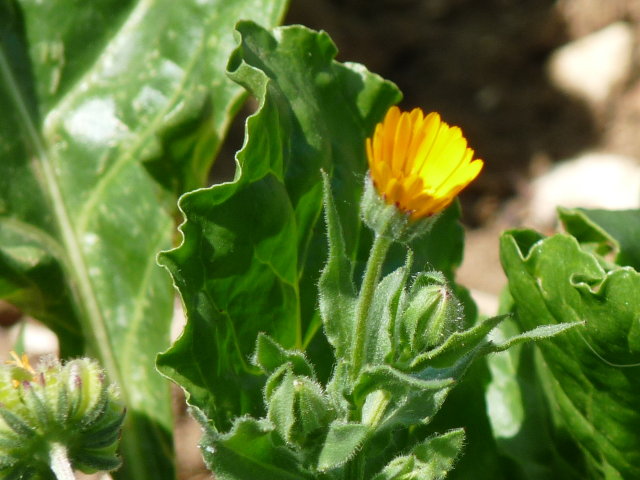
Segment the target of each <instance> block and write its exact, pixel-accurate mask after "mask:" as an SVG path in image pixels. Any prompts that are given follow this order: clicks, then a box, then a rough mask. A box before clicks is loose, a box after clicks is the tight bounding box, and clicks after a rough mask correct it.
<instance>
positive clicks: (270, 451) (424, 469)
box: [159, 23, 575, 480]
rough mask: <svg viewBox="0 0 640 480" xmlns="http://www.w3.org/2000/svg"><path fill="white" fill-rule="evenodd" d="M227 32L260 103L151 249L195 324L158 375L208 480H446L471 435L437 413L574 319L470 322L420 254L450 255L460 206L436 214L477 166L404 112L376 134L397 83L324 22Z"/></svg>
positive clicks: (430, 120) (452, 139)
mask: <svg viewBox="0 0 640 480" xmlns="http://www.w3.org/2000/svg"><path fill="white" fill-rule="evenodd" d="M238 30H239V32H240V33H241V35H242V41H241V45H240V47H239V48H238V50H236V52H235V53H234V56H233V57H232V59H231V62H230V64H229V69H230V72H231V73H230V74H231V75H232V77H233V78H236V79H237V80H238V81H240V82H242V83H243V84H245V85H246V86H247V87H248V88H250V89H251V90H252V91H253V92H254V93H255V94H256V95H257V96H258V97H259V99H260V102H261V107H260V110H259V112H258V113H257V114H256V115H255V116H253V117H252V118H250V119H249V121H248V123H247V128H248V132H247V140H246V143H245V146H244V148H243V150H242V151H241V152H240V154H239V156H238V171H237V174H236V178H235V180H234V182H232V183H228V184H224V185H218V186H214V187H212V188H210V189H206V190H201V191H198V192H194V193H191V194H188V195H186V196H184V197H183V198H182V200H181V203H180V207H181V209H182V211H183V212H184V213H185V215H186V218H187V221H186V222H185V223H184V224H183V225H182V227H181V228H182V232H183V235H184V240H183V244H182V245H181V246H180V247H179V248H177V249H176V250H173V251H170V252H167V253H165V254H163V255H162V256H161V257H160V261H161V263H163V264H164V265H166V266H167V267H168V268H169V270H170V271H171V273H172V275H173V276H174V280H175V281H176V284H177V285H178V287H179V289H180V292H181V294H182V298H183V301H184V302H185V307H186V310H187V314H188V318H189V322H188V324H187V327H186V329H185V332H184V333H183V335H182V337H181V338H180V339H179V340H178V341H177V342H176V344H175V345H174V346H173V347H172V349H171V350H169V351H168V352H167V353H165V354H163V355H162V356H161V357H160V358H159V366H160V369H161V371H163V372H165V373H166V374H167V375H169V376H170V377H171V378H173V379H174V380H176V381H177V382H178V383H180V384H181V385H182V386H183V387H184V388H185V390H186V391H187V392H188V393H189V394H190V397H189V402H190V404H191V405H192V412H193V413H194V415H195V416H196V418H197V419H198V420H199V421H200V422H201V424H202V425H203V427H204V428H205V436H204V439H203V441H202V444H201V447H202V451H203V454H204V458H205V460H206V462H207V464H208V466H209V467H210V468H211V470H212V471H213V472H214V473H215V474H216V476H217V478H224V479H238V480H239V479H248V478H261V479H285V478H291V479H294V478H295V479H305V478H308V479H312V478H318V479H321V478H322V479H324V478H326V479H329V478H331V479H349V480H358V479H371V478H375V479H377V480H383V479H402V478H421V479H431V478H442V477H443V476H444V475H445V474H446V473H447V472H448V471H449V470H450V469H451V468H452V466H453V463H454V461H455V459H456V457H457V456H458V454H459V452H460V450H461V448H462V446H463V442H464V433H463V430H462V429H460V428H458V429H453V430H450V431H448V432H444V433H440V434H437V433H433V432H429V429H428V424H429V422H430V420H431V419H432V418H433V417H434V415H435V414H436V413H437V411H438V410H439V409H440V407H441V405H442V403H443V402H444V400H445V398H446V396H447V394H448V393H449V391H450V390H451V389H452V388H453V387H454V385H456V384H457V383H458V382H460V380H461V378H462V377H463V375H464V373H465V371H466V370H467V368H468V367H469V365H470V364H471V363H472V362H473V361H474V360H475V359H477V358H479V357H482V356H483V355H486V354H488V353H492V352H497V351H501V350H504V349H506V348H508V347H509V346H511V345H515V344H517V343H520V342H524V341H527V340H531V339H537V338H542V337H545V336H550V335H553V334H556V333H559V332H561V331H562V330H564V329H566V328H568V327H569V326H573V325H575V324H562V325H554V326H544V327H540V328H534V329H531V330H529V331H527V332H525V333H523V334H521V335H516V336H513V337H512V338H509V339H508V340H506V341H504V342H494V341H491V340H489V339H488V334H489V332H491V331H492V330H493V329H494V328H495V327H496V325H498V324H499V323H500V322H501V320H502V319H503V317H496V318H491V319H487V320H485V321H482V322H479V323H474V319H473V318H472V316H471V315H469V314H468V313H466V312H465V307H464V305H463V302H462V301H461V300H460V299H459V298H458V295H457V293H456V290H455V287H454V286H453V285H452V283H451V282H450V281H449V280H447V278H446V275H445V274H443V273H441V272H438V271H433V270H429V271H426V272H425V271H421V270H422V269H421V268H415V267H414V265H415V264H416V262H419V263H418V265H419V266H422V265H424V264H425V263H426V262H429V263H431V264H434V263H436V262H437V261H438V260H437V259H438V257H439V258H440V259H442V258H443V256H444V255H446V254H447V253H448V252H447V250H446V249H443V250H442V251H438V247H435V246H434V245H433V244H432V245H429V238H430V237H431V236H432V235H433V236H436V239H437V241H442V240H443V239H442V238H438V237H439V236H440V235H442V233H443V231H446V230H445V229H451V228H452V227H453V228H454V231H455V228H456V227H455V223H454V221H455V217H454V216H452V214H453V215H455V212H456V209H457V206H454V207H453V209H452V210H450V211H449V213H448V214H443V215H442V216H440V214H441V213H442V211H443V210H444V209H445V208H446V207H448V206H449V205H450V204H451V203H452V202H453V200H454V198H455V196H456V195H457V193H458V192H459V191H460V190H461V189H462V188H464V186H466V185H467V184H468V183H469V182H471V181H472V180H473V179H474V178H475V177H476V176H477V175H478V173H479V172H480V170H481V168H482V161H481V160H477V159H474V152H473V150H471V149H470V148H468V147H467V142H466V140H465V139H464V137H463V136H462V133H461V131H460V129H459V128H457V127H450V126H449V125H447V124H446V123H444V122H442V121H441V119H440V117H439V116H438V115H437V114H429V115H427V116H426V117H425V116H424V114H423V113H422V111H421V110H419V109H416V110H413V111H412V112H410V113H401V112H400V110H399V109H398V108H396V107H391V108H390V109H388V112H387V113H386V115H385V116H384V120H383V121H382V122H381V123H379V124H378V125H377V126H375V128H374V123H375V122H376V121H377V120H378V119H379V118H381V117H382V116H383V115H382V114H383V112H384V110H386V109H387V108H388V106H389V103H390V102H392V101H394V100H395V99H397V93H396V92H395V89H394V88H393V86H392V85H390V84H388V83H387V82H384V81H382V80H381V79H379V78H378V77H376V76H374V75H372V74H370V73H368V72H366V71H365V70H364V69H363V68H362V67H361V66H359V65H341V64H339V63H336V62H335V61H334V60H333V55H334V54H335V49H334V47H333V45H332V44H331V42H330V40H329V39H328V37H327V36H326V35H324V34H318V33H315V32H312V31H309V30H307V29H304V28H301V27H287V28H282V29H279V30H277V31H276V33H275V35H274V36H272V34H271V33H269V32H267V31H266V30H264V29H262V28H260V27H258V26H257V25H255V24H251V23H241V24H240V25H239V26H238ZM298 45H304V54H302V55H301V54H300V53H299V52H300V50H299V49H298V47H297V46H298ZM285 78H286V80H282V79H285ZM299 98H305V99H307V100H306V101H307V102H310V103H309V104H307V103H301V102H299ZM372 131H373V135H372V136H371V137H370V138H368V139H367V140H366V141H365V136H369V135H371V132H372ZM317 132H320V133H321V134H318V133H317ZM265 135H266V136H267V139H265ZM365 146H366V148H365ZM365 150H366V152H367V153H368V160H369V167H370V168H369V172H368V173H365V168H364V167H365V161H364V156H365ZM265 154H267V156H266V157H265ZM321 169H323V170H324V171H325V173H324V175H323V176H322V177H321V175H320V171H321ZM321 186H322V188H321ZM358 204H359V205H360V207H359V208H358V207H357V205H358ZM322 209H323V210H324V217H325V224H326V239H325V238H324V237H325V233H324V229H322V228H321V227H322V223H321V220H320V218H321V217H320V212H321V210H322ZM441 221H442V222H443V223H440V222H441ZM249 228H250V230H249ZM327 240H328V248H327V249H326V256H327V258H326V261H325V266H324V268H323V269H322V273H321V274H320V275H319V277H317V273H316V272H317V270H316V269H315V267H313V266H314V265H317V262H318V258H319V257H320V258H323V257H324V256H325V250H324V248H322V245H324V244H325V242H327ZM319 242H321V243H319ZM425 245H429V246H430V247H431V251H430V252H429V254H425V252H424V250H422V249H421V248H420V247H421V246H422V248H424V246H425ZM367 250H368V252H367ZM414 250H415V251H414ZM454 255H455V254H454ZM247 257H248V258H247ZM249 259H251V260H250V261H249ZM388 260H391V262H397V261H398V260H401V264H400V265H398V266H395V267H391V268H389V263H391V262H388ZM447 260H449V259H447ZM447 260H445V262H447ZM203 265H204V266H205V271H209V272H212V273H211V274H209V275H202V273H201V272H203V270H202V266H203ZM445 265H446V267H447V271H448V272H449V273H450V272H451V268H452V266H453V265H452V264H451V263H445ZM217 271H218V272H219V271H224V272H225V273H224V275H219V274H216V273H214V272H217ZM356 272H357V273H356ZM360 279H361V280H360ZM310 292H311V293H312V294H313V295H310ZM316 305H317V306H318V310H316ZM222 325H226V327H225V328H222ZM321 330H322V332H323V333H324V334H325V336H326V340H323V339H322V338H320V339H318V338H317V337H318V336H320V337H322V336H321V335H317V333H318V332H320V331H321ZM205 338H206V339H208V341H204V339H205ZM211 339H214V342H211ZM316 342H317V343H316ZM327 342H328V343H327ZM253 345H255V348H253V349H252V348H251V346H253ZM252 350H253V351H252ZM205 352H206V353H205ZM203 355H207V356H208V357H209V358H211V368H208V369H203V367H202V365H203V364H202V356H203ZM189 358H192V360H193V363H191V362H189ZM249 359H250V360H249Z"/></svg>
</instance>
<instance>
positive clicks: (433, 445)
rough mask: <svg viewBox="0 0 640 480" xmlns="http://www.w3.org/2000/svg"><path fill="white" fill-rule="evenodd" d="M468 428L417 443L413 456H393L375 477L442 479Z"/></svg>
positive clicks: (385, 479) (380, 478)
mask: <svg viewBox="0 0 640 480" xmlns="http://www.w3.org/2000/svg"><path fill="white" fill-rule="evenodd" d="M464 438H465V434H464V430H463V429H461V428H460V429H456V430H451V431H450V432H447V433H444V434H442V435H434V436H432V437H429V438H428V439H426V440H425V441H424V442H422V443H420V444H419V445H417V446H415V447H414V448H413V449H412V451H411V453H410V454H409V455H404V456H401V457H398V458H395V459H393V460H392V461H391V462H389V464H388V465H387V466H386V467H385V468H384V469H383V470H382V472H380V473H379V474H377V475H376V476H375V477H374V478H373V480H411V479H420V480H440V479H442V478H444V477H445V476H446V475H447V473H448V472H449V471H451V470H452V469H453V465H454V463H455V461H456V459H457V458H458V456H459V455H460V453H461V452H462V449H463V447H464Z"/></svg>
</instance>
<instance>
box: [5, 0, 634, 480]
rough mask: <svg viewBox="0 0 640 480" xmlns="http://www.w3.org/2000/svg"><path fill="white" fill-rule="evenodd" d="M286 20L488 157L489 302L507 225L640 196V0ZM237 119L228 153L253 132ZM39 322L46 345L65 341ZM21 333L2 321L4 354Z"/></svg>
mask: <svg viewBox="0 0 640 480" xmlns="http://www.w3.org/2000/svg"><path fill="white" fill-rule="evenodd" d="M286 23H301V24H304V25H307V26H309V27H312V28H315V29H323V30H326V31H327V32H328V33H329V34H330V35H331V37H332V38H333V39H334V41H335V43H336V44H337V45H338V47H339V49H340V53H339V57H338V59H339V60H343V61H345V60H349V61H357V62H360V63H364V64H365V65H367V67H368V68H369V69H370V70H372V71H375V72H377V73H379V74H381V75H382V76H384V77H385V78H388V79H390V80H393V81H394V82H395V83H397V85H398V86H399V87H400V89H401V90H402V91H403V92H404V100H403V102H402V106H403V107H405V108H413V107H415V106H420V107H422V108H423V109H424V110H436V111H439V112H440V113H441V114H442V116H443V117H444V119H445V120H446V121H447V122H449V123H452V124H456V125H459V126H461V127H462V129H463V131H464V132H465V135H466V137H467V138H468V140H469V142H470V144H471V145H472V146H474V147H475V149H476V151H477V154H478V156H479V157H481V158H483V159H484V160H485V170H484V172H483V173H482V174H481V176H480V177H479V179H478V180H477V181H476V182H475V183H474V184H473V185H472V186H471V187H470V188H469V190H468V191H466V192H465V193H464V194H463V196H462V202H463V208H464V212H465V213H464V221H465V224H466V226H467V227H468V236H467V250H466V257H465V262H464V264H463V265H462V267H461V269H460V272H459V281H460V283H463V284H464V285H467V286H468V287H470V288H471V289H472V290H473V292H474V294H475V296H476V299H477V300H478V302H479V303H480V306H481V309H483V310H484V311H485V312H487V313H492V312H493V311H494V308H495V302H496V300H495V298H496V294H497V293H498V292H499V291H500V289H501V288H502V287H503V285H504V277H503V275H502V273H501V269H500V266H499V261H498V249H497V244H498V236H499V233H500V232H501V231H502V230H504V229H505V228H511V227H516V226H534V227H536V228H538V229H541V230H543V231H552V230H553V228H554V227H555V224H554V209H555V207H556V206H557V205H563V206H590V207H609V208H634V207H638V206H639V204H640V135H638V132H640V49H639V46H640V0H606V1H604V0H557V1H551V0H526V1H522V0H292V5H291V9H290V12H289V15H288V17H287V19H286ZM236 123H237V126H236V127H234V130H233V131H232V132H231V136H230V140H229V144H228V145H227V147H226V148H225V150H224V151H223V158H224V157H225V156H226V157H227V158H232V152H233V151H234V150H237V148H238V147H239V146H240V144H241V142H242V130H241V127H242V123H243V122H242V121H241V120H239V121H238V122H236ZM222 168H223V167H222ZM29 328H33V329H34V330H33V332H34V333H33V335H30V336H29V337H30V338H32V339H33V340H32V342H33V345H31V349H32V350H33V351H34V352H36V353H37V352H39V351H41V350H43V349H47V348H51V344H52V342H53V340H54V339H52V338H51V336H50V334H48V333H47V332H46V331H45V330H43V329H41V328H40V327H37V325H31V326H30V327H29ZM38 332H39V333H38ZM14 335H15V330H14V329H7V328H5V329H4V330H3V329H1V328H0V352H4V351H6V350H7V349H8V348H9V345H10V342H11V338H12V336H14ZM179 403H180V401H177V404H179ZM178 418H179V426H180V428H181V431H180V434H179V435H177V438H180V439H181V441H180V443H179V444H178V445H177V447H178V452H179V456H180V459H181V462H180V465H181V478H183V479H191V480H195V479H204V478H210V477H209V476H208V474H207V473H206V472H205V471H203V469H202V465H201V462H200V460H199V454H198V452H197V450H195V449H194V448H193V446H194V445H195V444H196V442H197V437H198V429H197V427H194V425H193V424H192V423H191V422H189V421H188V420H186V416H185V414H184V413H183V412H182V411H180V412H179V413H178Z"/></svg>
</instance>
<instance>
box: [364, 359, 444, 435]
mask: <svg viewBox="0 0 640 480" xmlns="http://www.w3.org/2000/svg"><path fill="white" fill-rule="evenodd" d="M452 373H453V372H451V371H448V370H435V369H432V370H430V371H425V372H421V374H419V375H415V374H413V375H412V374H406V373H403V372H400V371H398V370H396V369H394V368H392V367H389V366H388V365H378V366H372V367H366V368H365V369H364V370H363V371H362V373H361V374H360V376H359V377H358V381H357V383H356V385H355V386H354V391H353V399H354V403H355V404H356V405H358V406H360V405H363V404H365V402H366V399H367V397H368V395H370V394H374V395H375V394H377V392H380V391H383V392H387V393H388V394H390V401H389V405H388V406H387V408H386V410H385V411H384V414H383V415H380V420H379V422H378V425H377V429H378V430H379V431H383V430H391V429H393V428H396V427H399V426H404V427H408V426H411V425H416V424H420V423H428V422H430V421H431V418H433V416H434V415H435V414H436V412H437V411H438V410H439V409H440V407H441V406H442V402H444V400H445V398H446V396H447V394H448V393H449V391H450V390H451V388H452V387H453V386H454V384H455V382H456V380H457V378H455V377H453V376H452Z"/></svg>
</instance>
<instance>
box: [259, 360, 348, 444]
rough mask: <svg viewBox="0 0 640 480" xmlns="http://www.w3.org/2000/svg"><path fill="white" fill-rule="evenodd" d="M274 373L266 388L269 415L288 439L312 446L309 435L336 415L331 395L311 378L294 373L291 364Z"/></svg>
mask: <svg viewBox="0 0 640 480" xmlns="http://www.w3.org/2000/svg"><path fill="white" fill-rule="evenodd" d="M274 377H275V378H270V379H269V381H268V382H267V384H268V387H267V389H268V390H267V391H266V392H265V402H266V404H267V405H266V406H267V419H268V420H269V421H271V423H272V424H273V425H274V426H275V430H276V432H278V434H279V435H280V436H281V437H282V439H283V440H284V441H285V442H286V443H288V444H290V445H291V446H294V447H298V448H307V447H309V448H313V445H309V439H310V436H311V435H314V434H316V433H317V432H318V431H319V430H322V429H326V428H327V427H328V425H329V423H330V422H331V421H332V420H334V419H335V412H334V409H333V408H332V406H331V404H330V402H329V398H328V397H327V396H326V395H325V393H324V391H323V389H322V387H321V386H320V385H319V384H318V383H317V382H315V381H313V380H312V379H311V378H309V377H305V376H300V375H294V373H293V371H292V368H291V365H290V364H287V365H285V366H283V367H282V368H281V369H279V370H278V371H276V373H275V374H274ZM316 440H317V438H316Z"/></svg>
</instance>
